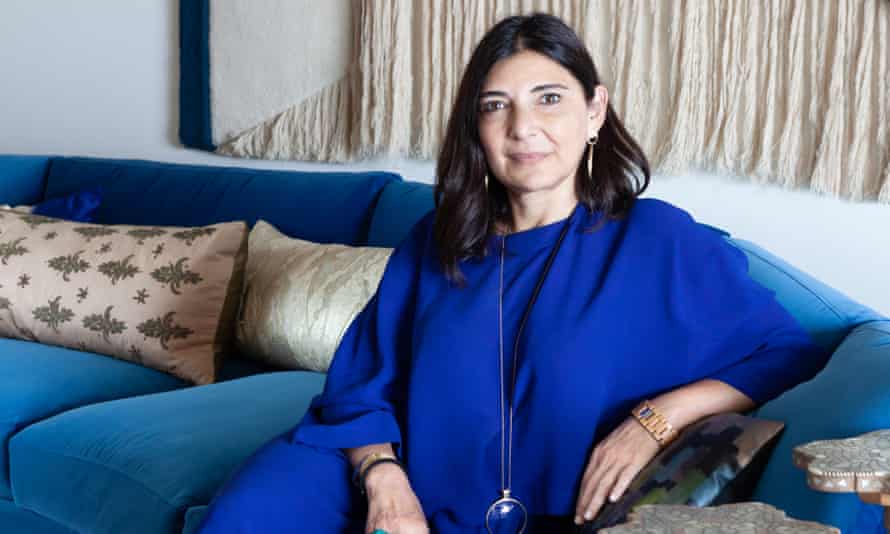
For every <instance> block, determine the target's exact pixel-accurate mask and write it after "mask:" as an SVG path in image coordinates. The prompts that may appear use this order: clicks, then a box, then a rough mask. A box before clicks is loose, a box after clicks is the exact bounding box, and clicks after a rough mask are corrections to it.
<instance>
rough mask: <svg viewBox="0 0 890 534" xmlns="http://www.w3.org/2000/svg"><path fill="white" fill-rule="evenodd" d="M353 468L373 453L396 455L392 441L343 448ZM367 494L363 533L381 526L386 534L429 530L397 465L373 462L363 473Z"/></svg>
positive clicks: (422, 532)
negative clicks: (374, 463) (366, 513)
mask: <svg viewBox="0 0 890 534" xmlns="http://www.w3.org/2000/svg"><path fill="white" fill-rule="evenodd" d="M343 452H344V453H345V454H346V456H347V457H348V458H349V463H351V464H352V468H353V469H357V468H358V466H359V464H360V463H361V461H362V460H363V459H364V458H365V457H366V456H368V455H369V454H372V453H375V452H376V453H380V454H385V455H391V456H395V453H394V451H393V448H392V444H391V443H381V444H374V445H365V446H363V447H355V448H352V449H343ZM365 492H366V494H367V496H368V520H367V523H366V525H365V532H366V533H370V532H374V531H375V530H376V529H382V530H384V531H386V532H388V533H389V534H415V533H416V534H425V533H427V532H429V528H428V527H427V524H426V519H425V518H424V515H423V509H422V508H421V505H420V501H419V500H418V499H417V495H415V494H414V490H412V489H411V483H410V482H409V481H408V476H407V475H406V474H405V472H404V471H403V470H402V468H401V467H399V466H398V465H396V464H393V463H381V464H378V465H375V466H374V467H373V468H372V469H371V470H370V471H368V472H367V475H366V476H365Z"/></svg>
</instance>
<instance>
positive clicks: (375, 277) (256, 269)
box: [237, 221, 392, 372]
mask: <svg viewBox="0 0 890 534" xmlns="http://www.w3.org/2000/svg"><path fill="white" fill-rule="evenodd" d="M391 253H392V249H389V248H376V247H350V246H347V245H336V244H329V245H323V244H318V243H312V242H310V241H303V240H300V239H294V238H291V237H288V236H286V235H284V234H282V233H281V232H279V231H278V230H276V229H275V227H274V226H272V225H270V224H269V223H267V222H265V221H258V222H257V223H256V226H254V228H253V230H251V232H250V236H249V238H248V253H247V269H246V273H245V279H244V291H245V293H244V299H243V302H242V304H241V314H240V320H239V321H238V329H237V330H238V344H239V348H240V349H241V351H242V352H244V353H245V354H246V355H248V356H250V357H252V358H256V359H258V360H262V361H265V362H267V363H271V364H273V365H277V366H281V367H286V368H289V369H308V370H312V371H319V372H326V371H327V370H328V367H329V366H330V364H331V359H332V358H333V356H334V352H335V351H336V349H337V346H338V345H339V344H340V340H341V339H342V338H343V334H344V333H346V329H347V328H348V327H349V325H350V324H351V323H352V320H353V319H354V318H355V316H356V315H358V313H359V312H360V311H362V309H363V308H364V307H365V305H366V304H367V303H368V301H369V300H370V299H371V297H372V296H373V295H374V293H375V292H376V291H377V286H378V284H379V283H380V279H381V277H382V276H383V269H384V268H385V267H386V262H387V260H388V259H389V255H390V254H391Z"/></svg>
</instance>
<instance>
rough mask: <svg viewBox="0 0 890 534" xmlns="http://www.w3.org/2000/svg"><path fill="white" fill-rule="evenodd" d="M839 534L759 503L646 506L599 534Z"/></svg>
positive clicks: (835, 530)
mask: <svg viewBox="0 0 890 534" xmlns="http://www.w3.org/2000/svg"><path fill="white" fill-rule="evenodd" d="M776 532H781V533H782V534H822V533H824V534H840V532H841V531H840V530H838V529H836V528H834V527H828V526H825V525H820V524H819V523H814V522H812V521H799V520H797V519H792V518H790V517H788V516H786V515H785V513H784V512H782V511H780V510H777V509H775V508H773V507H772V506H770V505H768V504H763V503H760V502H746V503H738V504H724V505H723V506H714V507H706V508H695V507H692V506H683V505H675V504H674V505H663V504H646V505H643V506H640V507H639V508H637V509H636V510H634V511H633V512H631V514H630V515H629V516H628V522H627V523H623V524H621V525H617V526H614V527H609V528H605V529H602V530H600V534H772V533H776Z"/></svg>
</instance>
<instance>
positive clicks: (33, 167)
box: [0, 155, 49, 206]
mask: <svg viewBox="0 0 890 534" xmlns="http://www.w3.org/2000/svg"><path fill="white" fill-rule="evenodd" d="M48 168H49V158H48V157H46V156H11V155H0V204H10V205H12V206H15V205H17V204H36V203H38V202H39V201H41V200H43V191H44V190H45V189H46V171H47V169H48Z"/></svg>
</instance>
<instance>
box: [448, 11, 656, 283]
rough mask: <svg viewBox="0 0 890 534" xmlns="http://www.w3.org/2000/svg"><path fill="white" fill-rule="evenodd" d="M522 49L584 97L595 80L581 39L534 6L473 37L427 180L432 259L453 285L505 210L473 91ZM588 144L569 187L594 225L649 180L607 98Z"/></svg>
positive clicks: (617, 211) (614, 214)
mask: <svg viewBox="0 0 890 534" xmlns="http://www.w3.org/2000/svg"><path fill="white" fill-rule="evenodd" d="M524 50H532V51H535V52H538V53H540V54H543V55H545V56H547V57H548V58H550V59H552V60H553V61H555V62H557V63H559V64H560V65H562V66H563V67H564V68H566V69H567V70H568V71H569V72H571V73H572V75H574V77H575V78H576V79H577V80H578V81H579V82H580V83H581V86H582V87H583V88H584V94H585V96H586V100H587V101H590V99H591V98H593V96H594V89H595V88H596V86H597V85H599V83H600V79H599V76H598V75H597V72H596V68H595V67H594V65H593V60H592V59H591V57H590V54H589V53H588V52H587V49H586V48H585V46H584V43H583V42H582V41H581V40H580V39H579V38H578V36H577V35H576V34H575V32H574V31H572V29H571V28H570V27H569V26H567V25H566V24H565V23H564V22H563V21H562V20H561V19H559V18H558V17H555V16H553V15H548V14H543V13H535V14H532V15H527V16H513V17H507V18H505V19H503V20H501V21H500V22H498V23H497V24H496V25H495V26H494V27H493V28H492V29H491V30H489V31H488V33H486V34H485V36H484V37H483V38H482V40H481V41H480V42H479V44H478V45H477V46H476V50H475V51H473V55H472V57H471V58H470V62H469V63H468V64H467V67H466V70H465V71H464V74H463V78H462V79H461V82H460V87H459V88H458V91H457V95H456V98H455V101H454V106H453V107H452V110H451V116H450V117H449V119H448V126H447V129H446V132H445V138H444V140H443V142H442V147H441V150H440V152H439V158H438V162H437V164H436V183H435V187H434V196H435V198H434V199H435V205H436V216H435V222H434V224H433V236H434V238H435V241H436V246H437V248H438V251H439V262H440V264H441V266H442V270H443V272H444V273H445V275H446V277H447V278H449V279H450V280H451V281H452V282H455V283H456V284H457V285H458V286H461V287H463V286H464V285H465V282H466V281H465V278H464V276H463V274H462V273H461V271H460V267H459V265H458V263H459V262H460V261H462V260H465V259H473V258H476V259H480V258H483V257H485V256H486V255H487V254H488V250H487V247H486V243H488V241H489V239H490V237H491V236H492V235H493V232H494V230H495V227H496V224H497V223H506V222H508V221H509V217H510V204H509V202H508V198H507V191H506V189H505V188H504V186H503V185H502V184H501V183H500V182H499V181H498V180H493V179H492V180H489V184H488V189H487V190H486V188H485V184H484V180H485V176H486V174H489V172H490V171H489V167H488V163H487V161H486V159H485V152H484V150H483V148H482V143H481V141H480V138H479V120H478V119H479V115H478V114H479V95H480V93H481V91H482V84H483V83H484V81H485V78H486V76H487V75H488V72H489V70H491V68H492V66H493V65H494V64H495V63H497V62H498V61H500V60H502V59H504V58H507V57H509V56H511V55H513V54H516V53H518V52H521V51H524ZM598 139H599V140H598V141H597V144H596V145H595V147H591V146H590V145H588V147H587V148H586V149H585V150H584V153H583V155H582V157H581V160H580V161H579V165H578V170H577V172H576V173H575V192H576V195H577V197H578V199H579V201H580V202H583V203H584V204H585V205H586V206H587V208H588V209H589V210H591V211H594V210H601V211H602V213H603V217H601V218H600V222H599V223H598V224H597V225H595V226H594V227H592V228H589V229H587V231H590V232H592V231H595V230H597V229H599V228H600V227H601V226H602V224H603V223H605V222H606V220H607V219H620V218H623V217H624V216H625V215H626V214H627V213H628V212H629V211H630V208H631V207H632V206H633V203H634V201H635V200H636V199H637V197H639V196H640V195H641V194H642V193H643V191H645V190H646V188H647V187H648V185H649V179H650V175H649V162H648V161H647V160H646V156H645V155H644V154H643V151H642V149H641V148H640V146H639V145H638V144H637V142H636V141H635V140H634V139H633V138H632V137H631V135H630V134H629V133H628V132H627V130H626V129H625V128H624V125H623V124H622V123H621V121H620V120H619V119H618V115H617V114H616V113H615V110H614V109H612V105H611V104H609V105H608V108H607V110H606V119H605V122H604V123H603V126H602V128H601V129H600V131H599V134H598ZM594 148H595V149H596V153H595V157H594V158H593V176H590V173H589V172H588V169H587V158H588V151H589V150H593V149H594Z"/></svg>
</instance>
